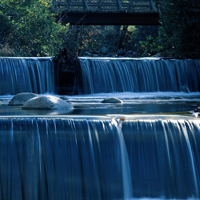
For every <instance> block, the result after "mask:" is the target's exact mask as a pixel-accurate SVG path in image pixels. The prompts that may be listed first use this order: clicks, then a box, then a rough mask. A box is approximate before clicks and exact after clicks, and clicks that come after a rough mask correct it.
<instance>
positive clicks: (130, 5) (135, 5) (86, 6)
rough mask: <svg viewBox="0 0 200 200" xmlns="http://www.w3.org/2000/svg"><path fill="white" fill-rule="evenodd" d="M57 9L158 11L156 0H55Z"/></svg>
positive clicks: (80, 10)
mask: <svg viewBox="0 0 200 200" xmlns="http://www.w3.org/2000/svg"><path fill="white" fill-rule="evenodd" d="M52 4H53V8H54V10H55V11H67V12H83V11H84V12H87V11H90V12H91V11H92V12H129V13H134V12H136V13H137V12H156V11H157V7H156V5H157V2H156V0H54V1H53V3H52Z"/></svg>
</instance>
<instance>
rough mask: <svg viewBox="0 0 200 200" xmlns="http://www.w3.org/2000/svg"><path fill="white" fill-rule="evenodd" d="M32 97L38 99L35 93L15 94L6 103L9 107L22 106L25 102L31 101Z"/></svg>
mask: <svg viewBox="0 0 200 200" xmlns="http://www.w3.org/2000/svg"><path fill="white" fill-rule="evenodd" d="M34 97H38V95H37V94H35V93H30V92H23V93H18V94H16V95H15V96H14V97H13V98H12V99H11V100H10V102H9V103H8V105H9V106H22V105H24V103H25V102H26V101H28V100H29V99H32V98H34Z"/></svg>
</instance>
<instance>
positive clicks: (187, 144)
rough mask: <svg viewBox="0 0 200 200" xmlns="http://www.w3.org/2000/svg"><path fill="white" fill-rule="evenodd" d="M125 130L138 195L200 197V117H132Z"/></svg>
mask: <svg viewBox="0 0 200 200" xmlns="http://www.w3.org/2000/svg"><path fill="white" fill-rule="evenodd" d="M122 131H123V133H124V138H125V141H126V144H127V151H128V154H129V159H130V161H129V162H130V168H131V169H132V170H131V173H132V184H133V194H134V196H135V197H142V196H148V197H160V196H164V197H165V198H178V199H186V198H190V197H196V198H199V197H200V192H199V188H200V149H199V145H200V143H199V142H200V122H199V120H198V121H195V120H194V121H190V120H172V119H171V120H170V119H165V120H133V121H131V122H125V123H124V124H123V126H122Z"/></svg>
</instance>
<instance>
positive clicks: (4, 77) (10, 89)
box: [0, 57, 55, 95]
mask: <svg viewBox="0 0 200 200" xmlns="http://www.w3.org/2000/svg"><path fill="white" fill-rule="evenodd" d="M20 92H34V93H38V94H41V93H54V92H55V83H54V66H53V61H52V59H51V58H3V57H2V58H1V57H0V95H4V94H11V95H13V94H17V93H20Z"/></svg>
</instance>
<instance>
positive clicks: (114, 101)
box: [101, 97, 123, 103]
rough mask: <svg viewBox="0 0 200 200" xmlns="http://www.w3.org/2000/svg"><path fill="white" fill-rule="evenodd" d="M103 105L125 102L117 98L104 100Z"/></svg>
mask: <svg viewBox="0 0 200 200" xmlns="http://www.w3.org/2000/svg"><path fill="white" fill-rule="evenodd" d="M101 103H123V101H122V100H121V99H118V98H116V97H110V98H107V99H104V100H102V101H101Z"/></svg>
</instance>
